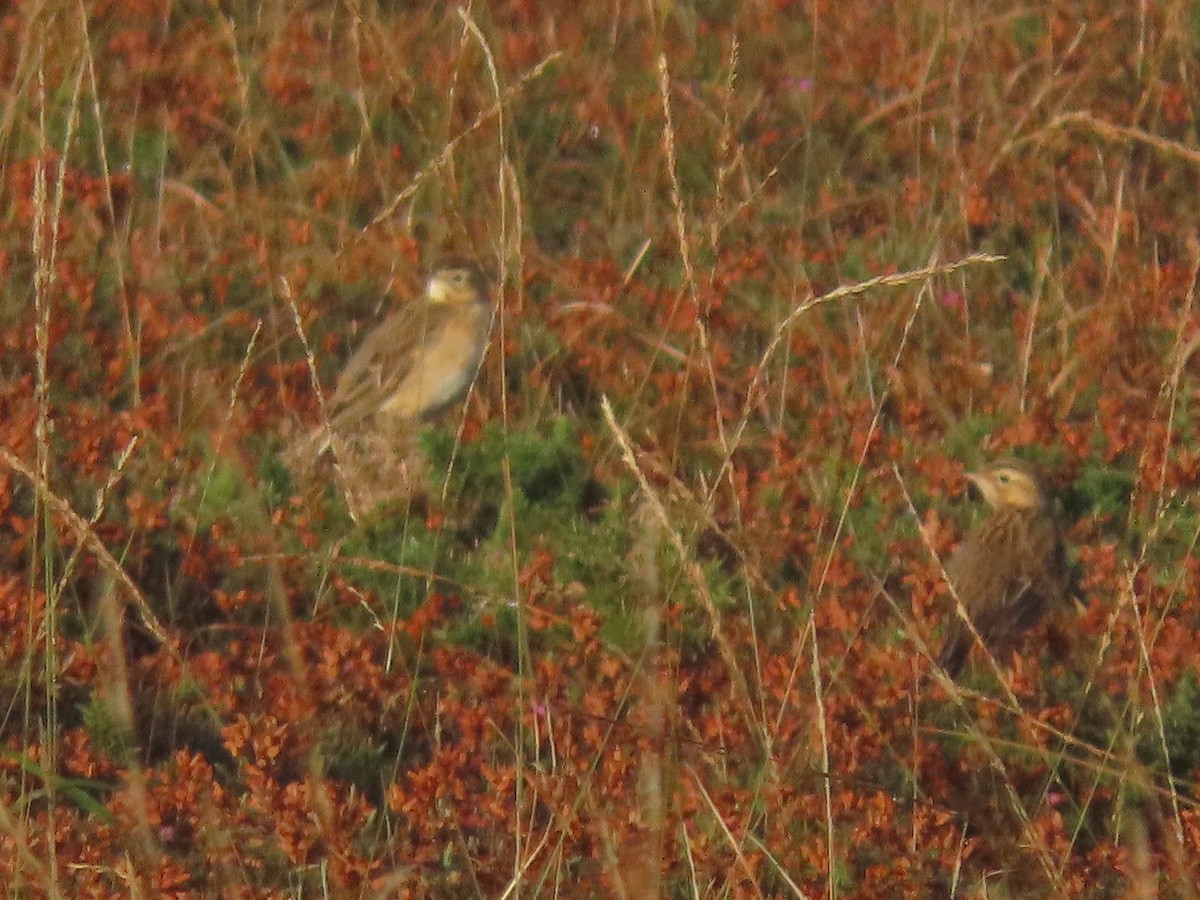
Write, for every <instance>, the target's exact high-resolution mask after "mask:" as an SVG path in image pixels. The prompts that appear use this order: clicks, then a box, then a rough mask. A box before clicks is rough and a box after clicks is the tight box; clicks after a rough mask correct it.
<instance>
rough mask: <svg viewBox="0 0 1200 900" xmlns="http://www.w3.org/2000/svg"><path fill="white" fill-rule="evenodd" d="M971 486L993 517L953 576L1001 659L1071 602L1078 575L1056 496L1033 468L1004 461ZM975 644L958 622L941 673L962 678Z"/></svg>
mask: <svg viewBox="0 0 1200 900" xmlns="http://www.w3.org/2000/svg"><path fill="white" fill-rule="evenodd" d="M967 478H968V479H970V481H971V483H972V484H974V485H975V487H976V488H978V490H979V492H980V494H982V495H983V499H984V500H985V501H986V502H987V503H988V505H989V506H990V507H991V508H992V513H991V515H989V516H988V517H987V518H986V519H984V520H983V521H982V522H981V523H979V525H977V526H976V527H975V528H974V529H972V530H971V531H970V532H969V533H968V534H967V536H966V537H965V538H964V539H963V542H962V544H961V545H960V546H959V548H958V549H957V550H956V551H955V552H954V554H953V555H952V556H951V557H950V560H949V562H948V563H947V564H946V574H947V576H948V577H949V580H950V583H951V584H952V585H953V586H954V589H955V591H956V593H957V594H958V597H959V599H960V600H961V601H962V604H963V607H964V608H965V609H966V611H967V613H968V614H969V615H970V617H971V621H972V622H973V623H974V625H975V630H976V631H978V632H979V637H980V638H981V639H982V640H983V642H984V644H986V645H987V647H988V649H989V651H990V652H991V653H992V654H993V655H996V654H999V653H1003V652H1005V651H1007V650H1008V649H1009V648H1010V647H1011V646H1012V643H1013V641H1014V640H1015V639H1016V637H1017V636H1018V635H1019V634H1020V633H1021V632H1023V631H1025V630H1026V629H1027V628H1030V627H1032V626H1033V625H1035V624H1036V623H1037V622H1038V621H1039V620H1040V619H1041V618H1042V616H1043V615H1044V614H1045V613H1046V612H1047V611H1049V610H1052V609H1055V608H1057V607H1060V606H1065V605H1067V604H1068V603H1069V602H1070V597H1071V580H1070V572H1069V569H1068V566H1067V559H1066V553H1065V551H1064V549H1063V544H1062V538H1061V536H1060V530H1059V524H1058V521H1057V519H1056V517H1055V515H1054V512H1053V509H1052V506H1051V501H1050V498H1049V495H1048V494H1047V492H1046V488H1045V486H1044V485H1043V483H1042V481H1041V479H1040V478H1039V477H1038V475H1037V473H1036V472H1034V470H1033V469H1032V468H1030V467H1029V466H1028V465H1027V464H1025V463H1023V462H1020V461H1019V460H1014V459H1004V460H1001V461H999V462H997V463H995V464H993V465H991V466H989V467H988V468H986V469H984V470H983V471H982V472H977V473H971V474H969V475H968V476H967ZM974 642H975V639H974V637H973V636H972V635H971V632H970V630H969V629H968V628H967V627H966V625H965V624H964V623H963V621H962V620H961V619H960V618H959V617H958V616H957V615H956V616H955V617H954V620H953V622H952V623H951V624H950V626H949V628H948V630H947V633H946V640H945V643H944V644H943V645H942V651H941V654H940V655H939V658H938V663H939V665H941V666H942V668H944V669H945V670H946V672H947V674H949V675H950V676H952V677H954V676H957V675H958V673H959V672H960V671H962V668H963V666H964V664H965V663H966V661H967V658H968V656H969V655H970V652H971V647H972V645H973V644H974Z"/></svg>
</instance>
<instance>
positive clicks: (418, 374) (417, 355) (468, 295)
mask: <svg viewBox="0 0 1200 900" xmlns="http://www.w3.org/2000/svg"><path fill="white" fill-rule="evenodd" d="M491 315H492V307H491V302H490V300H489V299H488V285H487V281H486V279H485V278H484V276H483V273H482V272H481V271H480V270H479V268H478V267H477V266H476V265H474V264H473V263H471V262H467V261H464V260H451V261H448V262H446V263H443V264H442V265H440V266H438V267H437V268H436V269H434V270H433V274H432V275H431V276H430V277H429V280H428V282H427V283H426V285H425V291H424V293H423V295H422V296H421V297H420V298H419V299H418V300H416V301H414V302H412V303H410V304H407V305H406V306H404V307H402V308H400V309H398V310H396V311H395V312H393V313H391V314H390V315H388V316H387V317H386V318H385V319H384V320H383V321H382V322H380V323H379V325H378V326H377V327H376V328H375V329H374V330H372V331H371V332H370V333H369V334H368V335H367V336H366V338H365V339H364V340H363V342H362V344H360V345H359V347H358V349H357V350H356V351H355V352H354V353H353V354H352V355H351V357H350V359H349V361H347V363H346V365H345V368H344V369H343V370H342V373H341V375H340V376H339V377H338V380H337V384H336V386H335V388H334V391H333V394H332V396H331V397H330V400H329V403H328V405H327V411H328V422H327V425H326V424H324V423H323V424H322V425H320V426H319V427H318V428H317V429H316V430H315V431H314V432H313V434H312V435H311V436H310V441H311V443H312V445H314V446H315V447H316V455H317V456H320V455H321V454H322V453H324V452H325V450H326V449H328V448H329V446H330V434H331V433H332V434H333V435H337V436H339V437H342V436H350V437H353V436H357V435H361V434H364V433H380V432H384V431H389V430H394V428H395V427H396V426H404V425H407V424H410V423H413V422H418V421H421V420H425V419H429V418H431V417H433V416H435V415H436V414H437V413H438V412H440V411H442V410H443V409H445V408H446V407H447V406H449V405H450V404H452V403H454V402H456V401H457V400H460V399H462V397H463V396H464V395H465V394H466V392H467V389H468V388H469V387H470V385H471V383H472V381H474V379H475V375H476V373H477V372H478V370H479V366H480V364H481V363H482V362H483V355H484V352H485V351H486V349H487V341H488V333H489V331H490V328H491Z"/></svg>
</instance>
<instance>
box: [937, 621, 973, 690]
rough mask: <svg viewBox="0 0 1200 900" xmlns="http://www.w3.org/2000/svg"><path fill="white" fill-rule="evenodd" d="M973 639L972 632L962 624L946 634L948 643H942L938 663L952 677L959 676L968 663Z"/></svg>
mask: <svg viewBox="0 0 1200 900" xmlns="http://www.w3.org/2000/svg"><path fill="white" fill-rule="evenodd" d="M971 641H972V637H971V633H970V632H969V631H968V630H967V629H965V628H963V627H962V626H961V624H960V625H956V626H955V627H953V628H951V629H950V633H949V634H948V635H946V643H944V644H942V652H941V653H939V654H938V665H939V666H941V667H942V668H943V669H945V670H946V674H947V675H949V676H950V677H951V678H958V674H959V673H960V672H961V671H962V670H963V666H964V665H966V663H967V656H968V655H969V654H970V652H971Z"/></svg>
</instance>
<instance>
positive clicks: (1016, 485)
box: [967, 459, 1047, 509]
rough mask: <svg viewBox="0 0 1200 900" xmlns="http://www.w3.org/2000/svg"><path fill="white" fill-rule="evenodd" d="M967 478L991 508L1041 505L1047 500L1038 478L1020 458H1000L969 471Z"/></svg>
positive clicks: (1024, 507)
mask: <svg viewBox="0 0 1200 900" xmlns="http://www.w3.org/2000/svg"><path fill="white" fill-rule="evenodd" d="M967 480H968V481H970V482H971V484H973V485H974V486H975V487H976V488H977V489H978V491H979V493H980V494H982V495H983V499H984V500H985V501H986V502H987V504H988V505H989V506H991V507H992V508H993V509H1000V508H1002V507H1009V508H1013V509H1041V508H1042V507H1044V506H1045V505H1046V503H1047V499H1046V490H1045V488H1044V487H1043V486H1042V481H1041V479H1040V478H1039V477H1038V475H1037V473H1036V472H1034V470H1033V469H1032V468H1030V467H1029V466H1028V465H1026V464H1025V463H1023V462H1021V461H1020V460H1016V459H1002V460H1000V461H999V462H996V463H993V464H992V465H990V466H988V467H987V468H985V469H982V470H981V471H979V472H970V473H968V474H967Z"/></svg>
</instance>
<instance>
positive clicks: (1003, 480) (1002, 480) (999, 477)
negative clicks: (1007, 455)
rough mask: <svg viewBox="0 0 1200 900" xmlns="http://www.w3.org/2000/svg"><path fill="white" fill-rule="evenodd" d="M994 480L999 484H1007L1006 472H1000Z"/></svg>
mask: <svg viewBox="0 0 1200 900" xmlns="http://www.w3.org/2000/svg"><path fill="white" fill-rule="evenodd" d="M996 480H997V481H998V482H1000V483H1001V484H1008V482H1009V477H1008V473H1007V472H1000V473H999V474H997V475H996Z"/></svg>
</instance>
